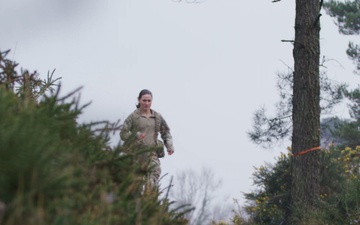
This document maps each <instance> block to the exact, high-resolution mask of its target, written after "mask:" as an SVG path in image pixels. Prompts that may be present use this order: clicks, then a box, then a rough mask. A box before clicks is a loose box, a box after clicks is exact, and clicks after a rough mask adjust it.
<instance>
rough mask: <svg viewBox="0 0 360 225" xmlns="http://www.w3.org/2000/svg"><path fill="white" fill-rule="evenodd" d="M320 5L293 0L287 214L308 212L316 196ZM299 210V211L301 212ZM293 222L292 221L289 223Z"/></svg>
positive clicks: (318, 137)
mask: <svg viewBox="0 0 360 225" xmlns="http://www.w3.org/2000/svg"><path fill="white" fill-rule="evenodd" d="M319 13H320V2H319V1H317V0H296V18H295V42H294V49H293V56H294V62H295V65H294V86H293V135H292V152H293V154H294V157H293V160H292V187H291V203H292V204H291V211H290V215H291V217H292V218H293V217H294V215H295V211H298V210H300V211H303V210H305V211H306V210H311V209H312V208H313V207H314V206H315V203H316V200H317V199H318V197H319V193H320V152H319V151H318V150H314V151H309V152H308V153H306V154H302V155H297V156H295V155H296V154H298V153H300V152H303V151H306V150H308V149H312V148H314V147H318V146H319V145H320V79H319V57H320V43H319V36H320V35H319V33H320V21H319V18H320V14H319ZM305 211H303V212H305ZM292 224H296V223H294V221H293V222H292Z"/></svg>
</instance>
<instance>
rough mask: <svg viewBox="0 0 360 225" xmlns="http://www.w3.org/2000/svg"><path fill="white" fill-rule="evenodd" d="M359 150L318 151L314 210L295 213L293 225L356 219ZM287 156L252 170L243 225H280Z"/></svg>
mask: <svg viewBox="0 0 360 225" xmlns="http://www.w3.org/2000/svg"><path fill="white" fill-rule="evenodd" d="M359 156H360V147H357V148H355V149H352V148H345V149H342V150H340V149H338V148H334V147H331V148H330V149H329V150H323V151H322V157H321V159H322V167H321V174H322V177H321V194H320V196H319V197H320V201H319V202H318V205H319V207H318V210H317V211H314V212H312V213H311V215H304V213H303V212H296V209H293V210H294V211H295V212H296V213H298V215H300V216H299V218H301V220H300V221H297V224H339V225H341V224H353V223H354V221H357V220H359V219H360V217H359V216H360V215H359V210H360V208H359V206H360V204H359V203H360V179H359V178H360V177H359V175H360V174H359V166H360V164H359V163H360V161H359ZM291 157H292V155H291V154H281V156H280V157H278V158H277V162H276V163H275V164H268V163H267V164H266V165H265V166H261V167H259V168H256V170H255V172H254V173H253V180H254V185H256V187H257V189H256V190H254V191H253V192H250V193H246V194H245V198H246V199H247V205H246V206H245V209H246V210H247V212H248V213H249V215H250V219H249V221H248V223H247V224H281V223H282V221H283V220H284V217H285V215H286V213H287V210H288V208H289V203H290V201H289V193H290V182H291V174H290V167H291Z"/></svg>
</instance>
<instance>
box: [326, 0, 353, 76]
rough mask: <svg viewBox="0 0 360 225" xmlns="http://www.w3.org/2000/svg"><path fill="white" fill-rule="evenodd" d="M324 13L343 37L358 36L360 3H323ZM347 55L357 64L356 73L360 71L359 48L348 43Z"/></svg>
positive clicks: (331, 1) (331, 0) (332, 1)
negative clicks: (333, 22)
mask: <svg viewBox="0 0 360 225" xmlns="http://www.w3.org/2000/svg"><path fill="white" fill-rule="evenodd" d="M324 8H325V10H326V12H327V13H328V14H329V15H330V16H331V17H334V18H335V19H336V20H335V24H336V25H337V26H338V28H339V32H340V33H342V34H345V35H358V34H360V1H359V0H353V1H345V2H342V1H334V0H330V1H328V2H325V3H324ZM346 53H347V55H348V56H349V57H350V59H352V60H353V61H354V62H355V64H357V72H359V71H360V46H359V45H357V44H354V43H353V42H349V48H348V49H347V51H346ZM355 72H356V71H355Z"/></svg>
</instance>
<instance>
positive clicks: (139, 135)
mask: <svg viewBox="0 0 360 225" xmlns="http://www.w3.org/2000/svg"><path fill="white" fill-rule="evenodd" d="M136 134H137V137H138V139H139V140H142V139H144V137H145V133H140V132H137V133H136Z"/></svg>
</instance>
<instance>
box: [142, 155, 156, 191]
mask: <svg viewBox="0 0 360 225" xmlns="http://www.w3.org/2000/svg"><path fill="white" fill-rule="evenodd" d="M138 162H139V164H140V168H141V170H142V171H143V172H145V176H144V181H145V188H144V191H145V192H151V191H153V190H156V189H157V187H158V181H159V178H160V175H161V167H160V160H159V158H158V157H157V155H156V153H148V154H144V155H142V156H141V157H140V158H139V161H138Z"/></svg>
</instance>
